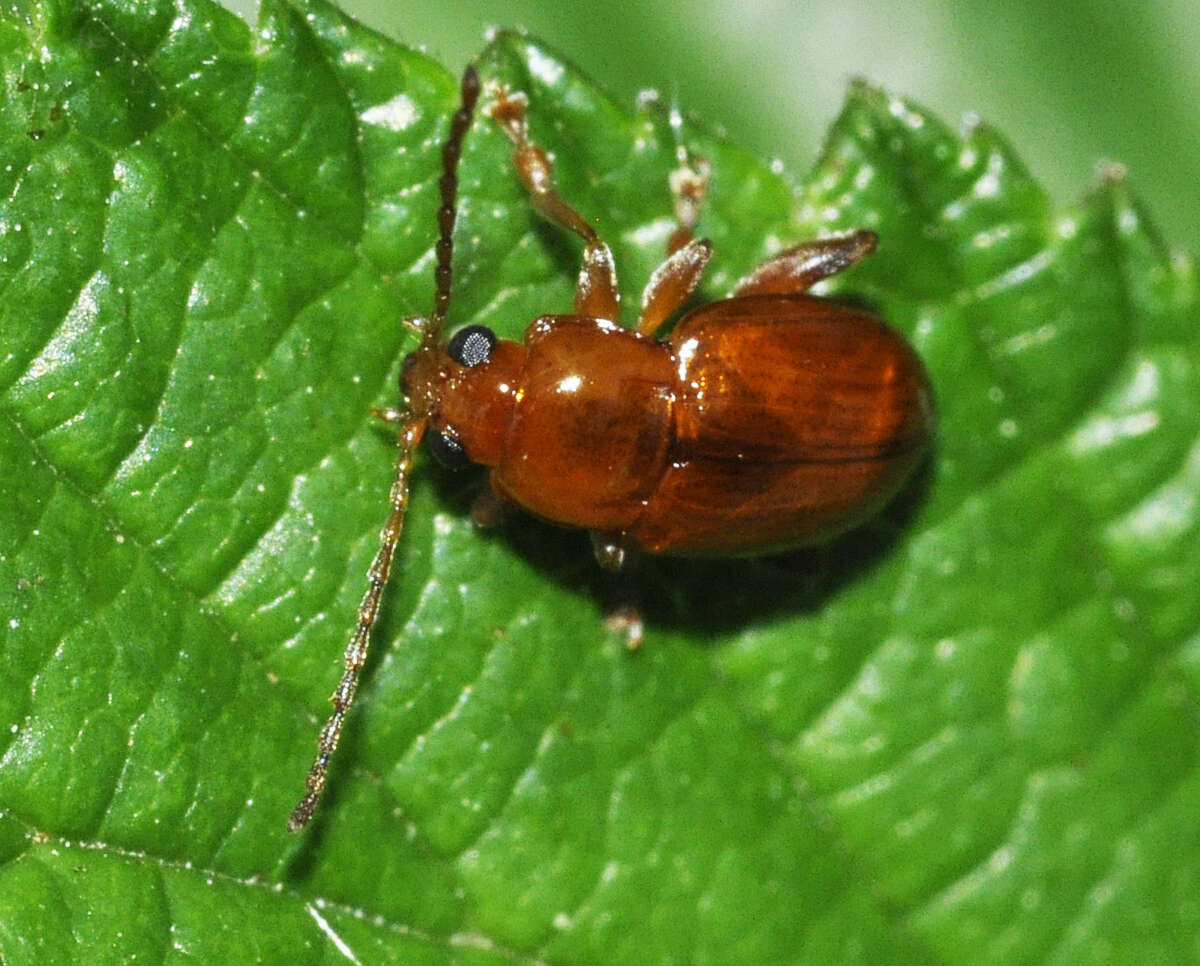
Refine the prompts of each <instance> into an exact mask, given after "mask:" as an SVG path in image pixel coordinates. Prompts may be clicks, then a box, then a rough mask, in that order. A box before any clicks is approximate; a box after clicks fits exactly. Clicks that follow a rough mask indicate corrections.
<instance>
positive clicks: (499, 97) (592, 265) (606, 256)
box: [484, 85, 620, 322]
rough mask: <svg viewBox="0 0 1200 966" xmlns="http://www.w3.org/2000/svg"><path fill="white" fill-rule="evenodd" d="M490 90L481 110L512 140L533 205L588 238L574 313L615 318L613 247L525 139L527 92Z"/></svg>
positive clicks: (515, 161) (551, 166) (617, 296)
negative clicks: (568, 200) (569, 201)
mask: <svg viewBox="0 0 1200 966" xmlns="http://www.w3.org/2000/svg"><path fill="white" fill-rule="evenodd" d="M491 93H492V97H493V99H492V103H491V104H489V105H488V106H487V107H486V108H484V113H485V114H487V116H488V117H490V118H491V119H492V120H493V121H495V122H496V124H498V125H499V126H500V129H501V130H502V131H504V133H505V134H507V135H508V138H509V140H510V141H512V142H513V144H515V145H516V151H515V152H513V164H514V165H515V166H516V169H517V175H518V176H519V177H520V179H521V183H522V184H523V185H525V190H526V191H528V192H529V198H530V202H531V203H532V205H533V207H534V209H535V210H536V211H537V212H538V214H540V215H541V216H542V217H543V218H545V219H546V220H548V221H550V222H553V223H554V224H556V225H558V226H560V227H562V228H566V229H568V230H569V231H573V232H575V234H577V235H579V236H580V237H581V238H583V239H584V241H586V242H587V246H586V247H585V248H584V251H583V264H582V265H580V268H579V280H578V282H577V283H576V285H575V313H576V314H577V315H584V316H588V317H589V318H595V319H607V320H609V321H610V322H616V321H617V319H618V316H619V314H620V294H619V293H618V291H617V269H616V265H615V264H614V263H613V257H612V252H611V251H609V248H608V245H606V244H605V243H604V242H603V241H601V239H600V236H599V235H597V234H596V230H595V229H594V228H592V226H591V225H589V224H588V223H587V221H586V219H584V217H583V216H582V215H581V214H579V212H577V211H576V210H575V209H574V208H572V207H571V206H570V205H569V204H567V203H566V201H564V200H563V198H562V196H561V195H560V194H559V193H558V189H557V187H556V186H555V184H554V163H553V162H552V161H551V160H550V156H549V155H548V154H547V153H546V152H545V151H543V150H542V149H541V148H540V147H538V146H537V145H536V144H534V143H533V142H531V141H530V140H529V126H528V124H527V122H526V120H525V109H526V107H527V106H528V98H526V97H525V95H524V94H521V93H519V92H518V93H515V94H514V93H510V92H509V91H507V90H506V89H505V88H503V87H501V86H500V85H493V86H492V89H491Z"/></svg>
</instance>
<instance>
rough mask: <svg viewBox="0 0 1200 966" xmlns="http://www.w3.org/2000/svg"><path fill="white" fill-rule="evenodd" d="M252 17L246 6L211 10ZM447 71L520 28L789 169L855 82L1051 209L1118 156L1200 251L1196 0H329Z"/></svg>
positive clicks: (251, 5) (602, 76) (798, 169)
mask: <svg viewBox="0 0 1200 966" xmlns="http://www.w3.org/2000/svg"><path fill="white" fill-rule="evenodd" d="M224 2H225V3H226V4H227V6H229V7H231V8H232V9H234V10H237V11H238V12H239V13H240V14H242V16H244V17H245V18H246V19H248V20H250V21H251V22H252V23H253V22H254V19H255V17H256V11H257V6H258V4H257V2H256V0H224ZM341 6H342V7H343V9H345V10H346V11H347V12H349V13H351V14H353V15H354V16H355V17H357V18H358V19H360V20H362V21H363V22H365V23H367V24H369V25H371V26H373V27H375V28H377V29H379V30H381V31H382V32H384V33H386V34H388V35H389V36H391V37H394V38H396V39H398V40H400V41H403V42H404V43H407V44H409V45H411V46H417V47H423V48H424V49H425V50H426V51H427V52H428V53H430V54H431V55H433V56H434V57H436V58H438V59H439V60H441V61H442V62H443V63H445V64H447V65H448V66H450V67H451V68H452V69H454V70H458V69H459V68H461V67H462V66H463V65H464V64H465V63H466V61H467V60H468V58H469V57H470V56H471V55H472V54H473V53H475V52H476V51H478V50H479V49H480V48H481V47H482V45H483V41H482V37H483V33H484V31H485V30H486V28H487V27H488V26H506V27H508V26H518V27H525V28H527V29H529V30H530V31H531V32H533V33H535V34H537V35H538V36H540V37H542V38H543V39H545V40H547V41H549V42H550V43H551V44H553V45H555V46H557V47H558V48H559V49H560V50H561V51H562V53H564V54H565V55H566V56H568V57H569V58H571V59H573V60H574V61H575V62H576V63H577V64H579V65H580V66H581V67H582V68H584V69H585V70H586V71H588V72H589V73H591V74H592V75H593V76H594V77H595V78H596V79H597V80H598V81H600V82H601V84H602V85H604V86H605V87H607V88H608V90H609V91H610V92H612V93H613V94H614V95H615V96H616V97H618V98H619V99H623V100H626V101H628V100H629V99H630V98H632V97H633V96H634V94H636V92H637V91H639V90H641V89H643V88H647V87H653V88H656V89H657V90H659V91H660V92H661V93H662V94H663V95H664V96H666V97H668V98H672V99H674V100H675V101H676V102H677V103H678V104H679V105H680V106H681V107H682V108H683V109H684V110H687V111H693V112H695V113H697V114H699V115H701V116H703V117H704V118H705V119H706V120H708V121H710V122H714V123H720V124H722V125H723V126H724V127H725V129H726V131H727V132H728V134H729V135H730V137H732V138H733V139H734V140H735V141H737V142H738V143H740V144H742V145H743V146H744V147H747V148H750V149H751V150H753V151H755V152H756V153H758V154H760V155H762V156H764V157H779V158H781V159H783V160H784V161H785V162H786V163H787V165H788V166H789V168H790V169H791V170H792V171H793V172H795V173H797V174H802V173H803V172H804V171H805V170H806V169H807V167H808V165H809V164H810V163H811V161H812V159H813V158H814V156H815V155H816V152H817V151H818V150H819V148H820V145H821V139H822V136H823V132H824V131H825V129H826V128H827V127H828V126H829V124H830V122H831V121H832V120H833V117H834V116H835V114H836V113H837V111H838V109H839V107H840V105H841V101H842V96H843V93H844V90H845V84H846V80H847V78H849V77H852V76H855V75H862V76H864V77H866V78H867V79H869V80H871V81H874V82H876V83H879V84H883V85H884V86H886V87H888V88H891V89H892V90H894V91H895V92H896V93H900V94H904V95H906V96H909V97H912V98H915V99H916V100H917V101H919V102H921V103H922V104H924V105H925V106H926V107H928V108H930V109H932V110H933V111H935V112H936V113H938V114H940V115H941V116H942V117H943V118H944V119H945V120H947V121H950V122H953V121H955V120H956V119H958V118H961V117H963V116H964V115H966V114H969V113H972V114H975V115H977V116H979V117H980V118H982V119H984V120H986V121H987V122H989V123H990V124H992V125H993V126H994V127H996V128H997V129H998V130H999V131H1001V132H1002V133H1003V134H1004V135H1006V136H1007V137H1008V138H1009V140H1011V141H1012V143H1013V144H1014V145H1015V146H1016V148H1017V151H1018V152H1019V154H1020V155H1021V157H1023V158H1024V159H1025V161H1026V163H1027V164H1028V165H1029V166H1030V168H1031V169H1032V171H1033V173H1034V175H1035V176H1036V177H1037V178H1038V179H1039V180H1040V181H1041V182H1042V183H1043V184H1044V185H1045V186H1046V187H1047V188H1048V190H1049V191H1050V192H1051V194H1052V196H1053V197H1054V198H1055V200H1056V201H1057V202H1058V203H1060V204H1062V203H1066V202H1069V201H1073V200H1074V199H1075V198H1077V197H1078V196H1079V195H1081V194H1082V193H1083V192H1084V191H1086V190H1087V188H1088V187H1090V186H1091V184H1092V183H1093V182H1094V180H1095V174H1096V170H1097V165H1098V164H1099V163H1100V162H1102V161H1115V162H1120V163H1122V164H1124V165H1126V167H1127V168H1128V170H1129V175H1130V178H1131V179H1132V183H1133V185H1134V187H1135V188H1136V190H1137V191H1138V192H1139V193H1140V194H1141V195H1142V196H1143V197H1144V198H1145V199H1146V201H1147V202H1148V203H1149V204H1150V207H1151V210H1152V212H1153V213H1154V215H1155V216H1156V218H1157V223H1158V225H1159V227H1160V228H1161V230H1162V233H1163V236H1164V238H1165V239H1166V241H1167V242H1168V243H1169V244H1170V245H1172V246H1173V247H1183V248H1187V249H1189V250H1191V251H1192V252H1197V251H1200V150H1198V147H1200V3H1198V0H1150V2H1146V0H1140V2H1135V0H1108V2H1101V0H1057V2H1048V0H1009V2H1007V3H995V2H990V0H958V2H947V0H903V2H898V3H891V4H882V3H877V2H871V0H669V2H664V0H615V2H614V0H609V2H605V3H586V4H584V3H581V4H570V5H568V4H565V3H562V2H560V0H490V2H488V3H486V4H482V3H475V2H471V3H468V2H465V0H437V2H421V3H415V2H411V0H403V2H396V0H342V3H341Z"/></svg>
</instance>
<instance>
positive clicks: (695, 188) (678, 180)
mask: <svg viewBox="0 0 1200 966" xmlns="http://www.w3.org/2000/svg"><path fill="white" fill-rule="evenodd" d="M681 123H682V121H681V120H680V117H679V112H678V111H672V112H671V127H672V129H673V130H675V132H676V137H677V139H678V131H679V126H680V124H681ZM675 155H676V157H677V158H678V159H679V167H677V168H676V169H675V170H674V171H672V172H671V174H670V177H669V178H668V180H667V183H668V184H669V185H670V186H671V196H672V197H673V198H674V199H675V221H676V223H677V225H678V227H677V228H676V229H675V231H674V232H673V233H672V235H671V237H670V238H669V239H668V240H667V254H668V255H673V254H675V252H677V251H679V250H680V249H681V248H683V247H684V246H685V245H687V244H688V243H690V242H691V240H692V238H693V237H694V232H695V230H696V222H697V221H698V220H699V218H700V206H701V205H702V204H703V203H704V199H705V197H706V196H707V195H708V175H709V171H710V170H711V166H710V165H709V163H708V158H705V157H700V156H697V157H695V158H693V157H692V156H691V155H690V154H689V153H688V149H687V148H686V147H685V146H684V144H683V142H682V140H679V141H678V144H677V145H676V147H675Z"/></svg>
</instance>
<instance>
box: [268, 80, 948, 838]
mask: <svg viewBox="0 0 1200 966" xmlns="http://www.w3.org/2000/svg"><path fill="white" fill-rule="evenodd" d="M493 93H494V96H493V98H492V102H491V103H490V105H489V108H488V113H489V115H490V116H491V118H492V120H493V121H494V122H495V123H496V124H497V125H499V127H500V128H501V129H502V130H503V131H504V132H505V133H506V134H507V135H508V137H509V138H510V139H511V140H512V142H513V143H514V145H515V147H516V150H515V155H514V163H515V168H516V171H517V174H518V176H519V177H520V179H521V181H522V182H523V183H524V185H525V187H526V189H527V190H528V192H529V197H530V201H531V203H532V205H533V206H534V208H535V209H536V210H537V211H538V212H539V213H540V214H541V215H543V216H544V217H546V218H547V219H548V220H550V221H551V222H553V223H554V224H557V225H559V226H560V227H562V228H565V229H567V230H569V231H572V232H574V233H575V234H577V235H579V236H581V237H582V238H583V240H584V242H585V247H584V253H583V264H582V268H581V270H580V274H579V281H578V284H577V286H576V292H575V306H574V311H573V312H572V313H571V314H568V315H543V316H540V317H539V318H537V319H534V320H533V321H532V323H530V325H529V326H528V328H527V329H526V331H525V336H524V340H523V342H512V341H502V340H498V339H497V338H496V337H495V336H494V335H493V333H492V332H491V331H490V330H488V329H486V328H483V327H482V326H468V327H467V328H465V329H462V330H460V331H459V332H457V333H456V334H455V335H454V336H453V337H452V338H451V339H450V340H449V341H448V342H443V341H442V331H443V329H444V327H445V322H446V314H447V308H448V306H449V301H450V287H451V286H450V283H451V254H452V244H451V236H452V231H453V226H454V220H455V207H454V202H455V194H456V190H457V181H456V175H455V170H456V166H457V161H458V157H459V154H460V152H461V143H462V138H463V136H464V135H465V133H466V131H467V128H468V127H469V125H470V121H471V114H472V112H473V109H474V105H475V102H476V100H477V98H478V95H479V80H478V78H477V76H476V74H475V71H474V69H473V68H468V70H467V72H466V75H465V76H464V78H463V85H462V106H461V107H460V109H459V110H458V112H457V113H456V114H455V116H454V118H453V121H452V123H451V131H450V136H449V138H448V139H447V141H446V144H445V147H444V149H443V160H444V168H445V170H444V174H443V176H442V179H441V182H440V186H441V193H442V207H441V209H440V210H439V212H438V223H439V226H440V230H441V234H440V238H439V241H438V245H437V259H438V265H437V270H436V282H437V291H436V297H435V305H434V312H433V316H432V318H430V319H428V320H425V319H418V320H412V321H411V323H410V324H412V325H413V327H414V328H416V329H417V331H418V332H420V334H421V336H422V342H421V345H420V347H419V348H418V349H417V350H416V351H415V352H414V353H413V354H412V355H410V356H409V357H408V359H407V360H406V361H405V366H404V375H403V380H402V381H403V386H402V388H403V393H404V397H405V400H406V403H407V405H406V407H405V408H404V409H401V410H396V411H391V410H389V411H386V412H383V413H380V415H381V416H382V417H383V418H385V419H386V420H388V421H389V422H394V423H397V424H398V425H399V426H400V454H399V457H398V459H397V464H396V481H395V484H394V485H393V487H392V494H391V506H392V512H391V514H390V516H389V518H388V521H387V524H386V525H385V527H384V531H383V535H382V539H381V546H380V550H379V553H378V554H377V556H376V559H375V562H374V563H373V565H372V567H371V570H370V572H369V574H368V579H369V588H368V591H367V593H366V596H365V597H364V599H363V603H362V605H361V606H360V609H359V619H358V625H357V627H356V630H355V634H354V636H353V638H352V639H351V642H350V645H349V647H348V648H347V651H346V657H345V661H346V670H345V673H344V675H343V677H342V681H341V683H340V684H339V686H338V689H337V690H336V691H335V692H334V694H333V698H332V701H333V704H334V713H333V715H332V716H331V718H330V720H329V723H328V724H327V725H326V727H325V729H324V730H323V731H322V733H321V738H320V742H319V748H320V750H319V754H318V756H317V759H316V761H315V762H314V764H313V767H312V770H311V771H310V773H309V777H308V788H307V793H306V794H305V796H304V798H303V799H302V800H301V802H300V804H299V805H298V806H297V807H296V810H295V812H294V813H293V814H292V819H291V822H290V825H289V827H290V828H292V829H293V830H294V829H297V828H300V827H301V826H303V825H304V824H305V823H307V821H308V820H309V818H310V817H311V816H312V813H313V809H314V808H315V805H316V801H317V798H318V797H319V796H320V794H321V791H322V789H323V787H324V784H325V777H326V769H327V766H328V762H329V758H330V756H331V755H332V753H333V751H334V748H335V747H336V745H337V741H338V737H339V735H340V733H341V728H342V722H343V720H344V718H345V714H346V711H347V709H348V708H349V705H350V702H351V700H352V699H353V695H354V689H355V686H356V683H357V676H358V672H359V669H360V668H361V667H362V663H363V661H364V660H365V657H366V648H367V640H368V637H369V634H370V630H371V627H372V625H373V624H374V621H375V618H376V615H377V613H378V607H379V598H380V594H381V593H382V589H383V586H384V583H385V582H386V580H387V575H388V571H389V569H390V566H391V560H392V557H393V555H394V552H395V547H396V543H397V541H398V539H399V535H400V528H401V525H402V523H403V518H404V512H405V509H406V507H407V500H408V482H409V475H410V469H411V463H412V454H413V450H414V449H415V447H416V446H417V444H418V443H419V441H420V440H421V438H422V437H423V436H424V435H425V434H426V431H428V438H429V441H430V446H431V449H432V451H433V453H434V455H435V456H436V457H437V458H438V459H439V460H440V461H441V462H443V463H445V464H447V465H450V466H463V465H468V464H472V463H475V464H482V465H485V466H489V467H491V476H490V479H491V487H492V489H493V490H494V493H495V495H496V496H497V497H499V498H500V499H501V500H502V501H504V502H506V503H511V504H515V505H517V506H519V507H522V508H524V509H525V510H527V511H530V512H532V513H534V514H536V515H538V516H540V517H543V518H544V519H546V520H550V521H553V522H555V523H559V524H563V525H566V526H572V527H581V528H584V529H587V530H589V531H591V532H592V535H593V538H594V545H595V550H596V555H597V559H598V560H599V561H600V562H601V563H602V564H604V565H605V566H608V567H616V566H619V565H620V564H621V562H622V561H623V560H624V557H625V552H626V550H627V549H629V548H633V547H637V548H640V549H642V550H644V551H648V552H650V553H665V554H683V555H711V556H733V555H752V554H765V553H771V552H775V551H779V550H783V549H787V548H792V547H797V546H802V545H805V544H812V543H815V542H818V541H823V540H826V539H828V538H829V537H831V536H834V535H836V534H838V533H841V532H842V531H844V530H847V529H849V528H850V527H853V526H854V525H855V524H857V523H859V522H861V521H862V520H864V519H865V518H867V517H868V516H870V515H871V514H873V513H875V512H876V511H877V510H878V509H879V508H880V507H881V506H883V504H885V503H886V502H887V501H888V500H889V499H890V498H891V497H892V496H894V495H895V493H896V492H897V490H898V489H899V488H900V486H901V485H902V484H903V483H904V481H905V479H906V478H907V477H908V476H909V475H910V474H911V472H912V470H913V469H914V467H915V466H916V465H917V463H918V462H919V461H920V459H921V457H922V455H923V453H924V451H925V449H926V447H927V445H928V443H929V440H930V438H931V435H932V432H933V406H932V396H931V391H930V386H929V381H928V378H927V376H926V374H925V370H924V368H923V367H922V365H921V363H920V360H919V359H918V358H917V356H916V353H915V352H914V351H913V350H912V348H911V347H910V346H909V345H908V343H907V342H905V340H904V339H903V338H902V337H901V336H900V335H899V334H898V333H896V332H895V331H894V330H893V329H891V328H889V327H888V326H887V325H886V324H885V323H884V322H882V321H881V320H880V319H878V318H876V317H875V316H874V315H872V314H870V313H869V312H866V311H863V310H860V309H857V308H852V307H850V306H848V305H845V304H841V303H838V302H833V301H828V300H825V299H820V298H815V297H813V296H809V295H806V294H804V293H805V292H806V290H807V289H808V288H809V287H810V286H812V285H813V284H814V283H816V282H818V281H820V280H821V279H823V278H827V277H829V276H830V275H833V274H835V273H837V272H839V271H841V270H843V269H845V268H848V267H849V266H851V265H854V264H855V263H857V262H858V261H860V260H861V259H863V258H865V257H866V256H867V255H869V254H870V253H871V252H872V251H874V249H875V246H876V243H877V239H876V236H875V235H874V234H873V233H872V232H869V231H857V232H853V233H851V234H849V235H845V236H841V237H836V238H828V239H822V240H819V241H813V242H808V243H805V244H802V245H798V246H796V247H794V248H790V249H787V250H786V251H784V252H782V253H780V254H779V255H776V256H775V257H774V258H771V259H769V260H767V261H766V262H764V263H763V264H761V265H760V266H758V268H756V269H754V270H753V271H752V272H751V273H750V274H749V275H748V276H746V278H744V279H743V280H742V281H741V282H740V283H739V284H738V285H737V286H736V287H735V288H734V289H733V291H732V293H731V294H730V297H729V298H726V299H723V300H720V301H717V302H712V303H708V304H705V305H702V306H700V307H699V308H696V309H694V310H692V311H691V312H689V313H687V314H686V315H684V316H683V318H682V319H680V320H679V322H678V323H677V324H676V325H675V327H674V328H673V330H672V331H671V333H670V334H669V336H667V338H666V339H659V338H657V337H656V333H658V331H659V330H660V329H661V328H662V327H663V326H664V324H665V323H666V322H667V321H668V320H669V319H670V318H671V317H672V316H673V315H674V314H675V313H676V312H677V311H678V310H679V309H681V308H682V307H683V305H684V303H685V302H686V301H687V300H688V298H689V297H690V296H691V295H692V293H693V291H694V290H695V288H696V285H697V284H698V283H699V281H700V278H701V276H702V275H703V273H704V269H705V267H706V266H707V264H708V261H709V258H710V256H711V252H712V249H711V246H710V245H709V243H708V242H707V241H706V240H704V239H696V238H694V237H693V232H692V230H693V228H694V226H695V221H696V216H697V211H698V208H699V201H700V200H701V199H702V197H703V195H704V193H705V191H706V187H707V177H706V173H705V170H704V166H703V164H702V163H701V164H697V165H696V166H695V167H692V166H689V165H687V164H685V163H682V162H681V166H680V169H679V170H678V171H677V172H676V173H675V175H673V177H672V179H671V183H672V189H673V191H674V193H675V201H676V204H675V210H676V220H677V221H678V223H679V227H678V230H677V231H676V232H675V233H674V234H673V235H672V237H671V240H670V242H669V243H668V250H667V257H666V259H665V261H664V262H663V263H662V265H661V266H660V267H659V268H658V269H657V270H656V271H655V272H654V274H653V275H652V276H651V278H650V281H649V283H648V284H647V286H646V289H645V292H644V294H643V298H642V306H641V312H640V316H639V319H638V323H637V326H636V328H635V329H626V328H623V327H621V326H620V325H619V324H618V322H617V319H618V296H617V284H616V271H615V267H614V264H613V259H612V254H611V252H610V251H609V249H608V246H607V245H606V244H605V243H604V242H603V241H602V240H601V239H600V238H599V237H598V236H597V234H596V233H595V231H594V230H593V229H592V227H591V225H589V224H588V223H587V222H586V221H585V220H584V219H583V218H582V217H581V216H580V215H579V214H578V213H577V212H576V211H575V210H574V209H573V208H571V207H570V206H569V205H568V204H567V203H566V202H565V201H564V200H563V199H562V198H561V196H560V195H559V194H558V192H557V190H556V188H555V185H554V178H553V167H552V164H551V161H550V159H549V157H548V156H547V155H546V153H545V152H544V151H543V150H542V149H541V148H539V147H538V146H537V145H536V144H533V143H532V142H531V141H530V140H529V137H528V131H527V124H526V118H525V98H524V97H523V95H521V94H514V93H510V92H508V91H506V90H503V89H500V88H497V89H496V90H495V91H494V92H493Z"/></svg>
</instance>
